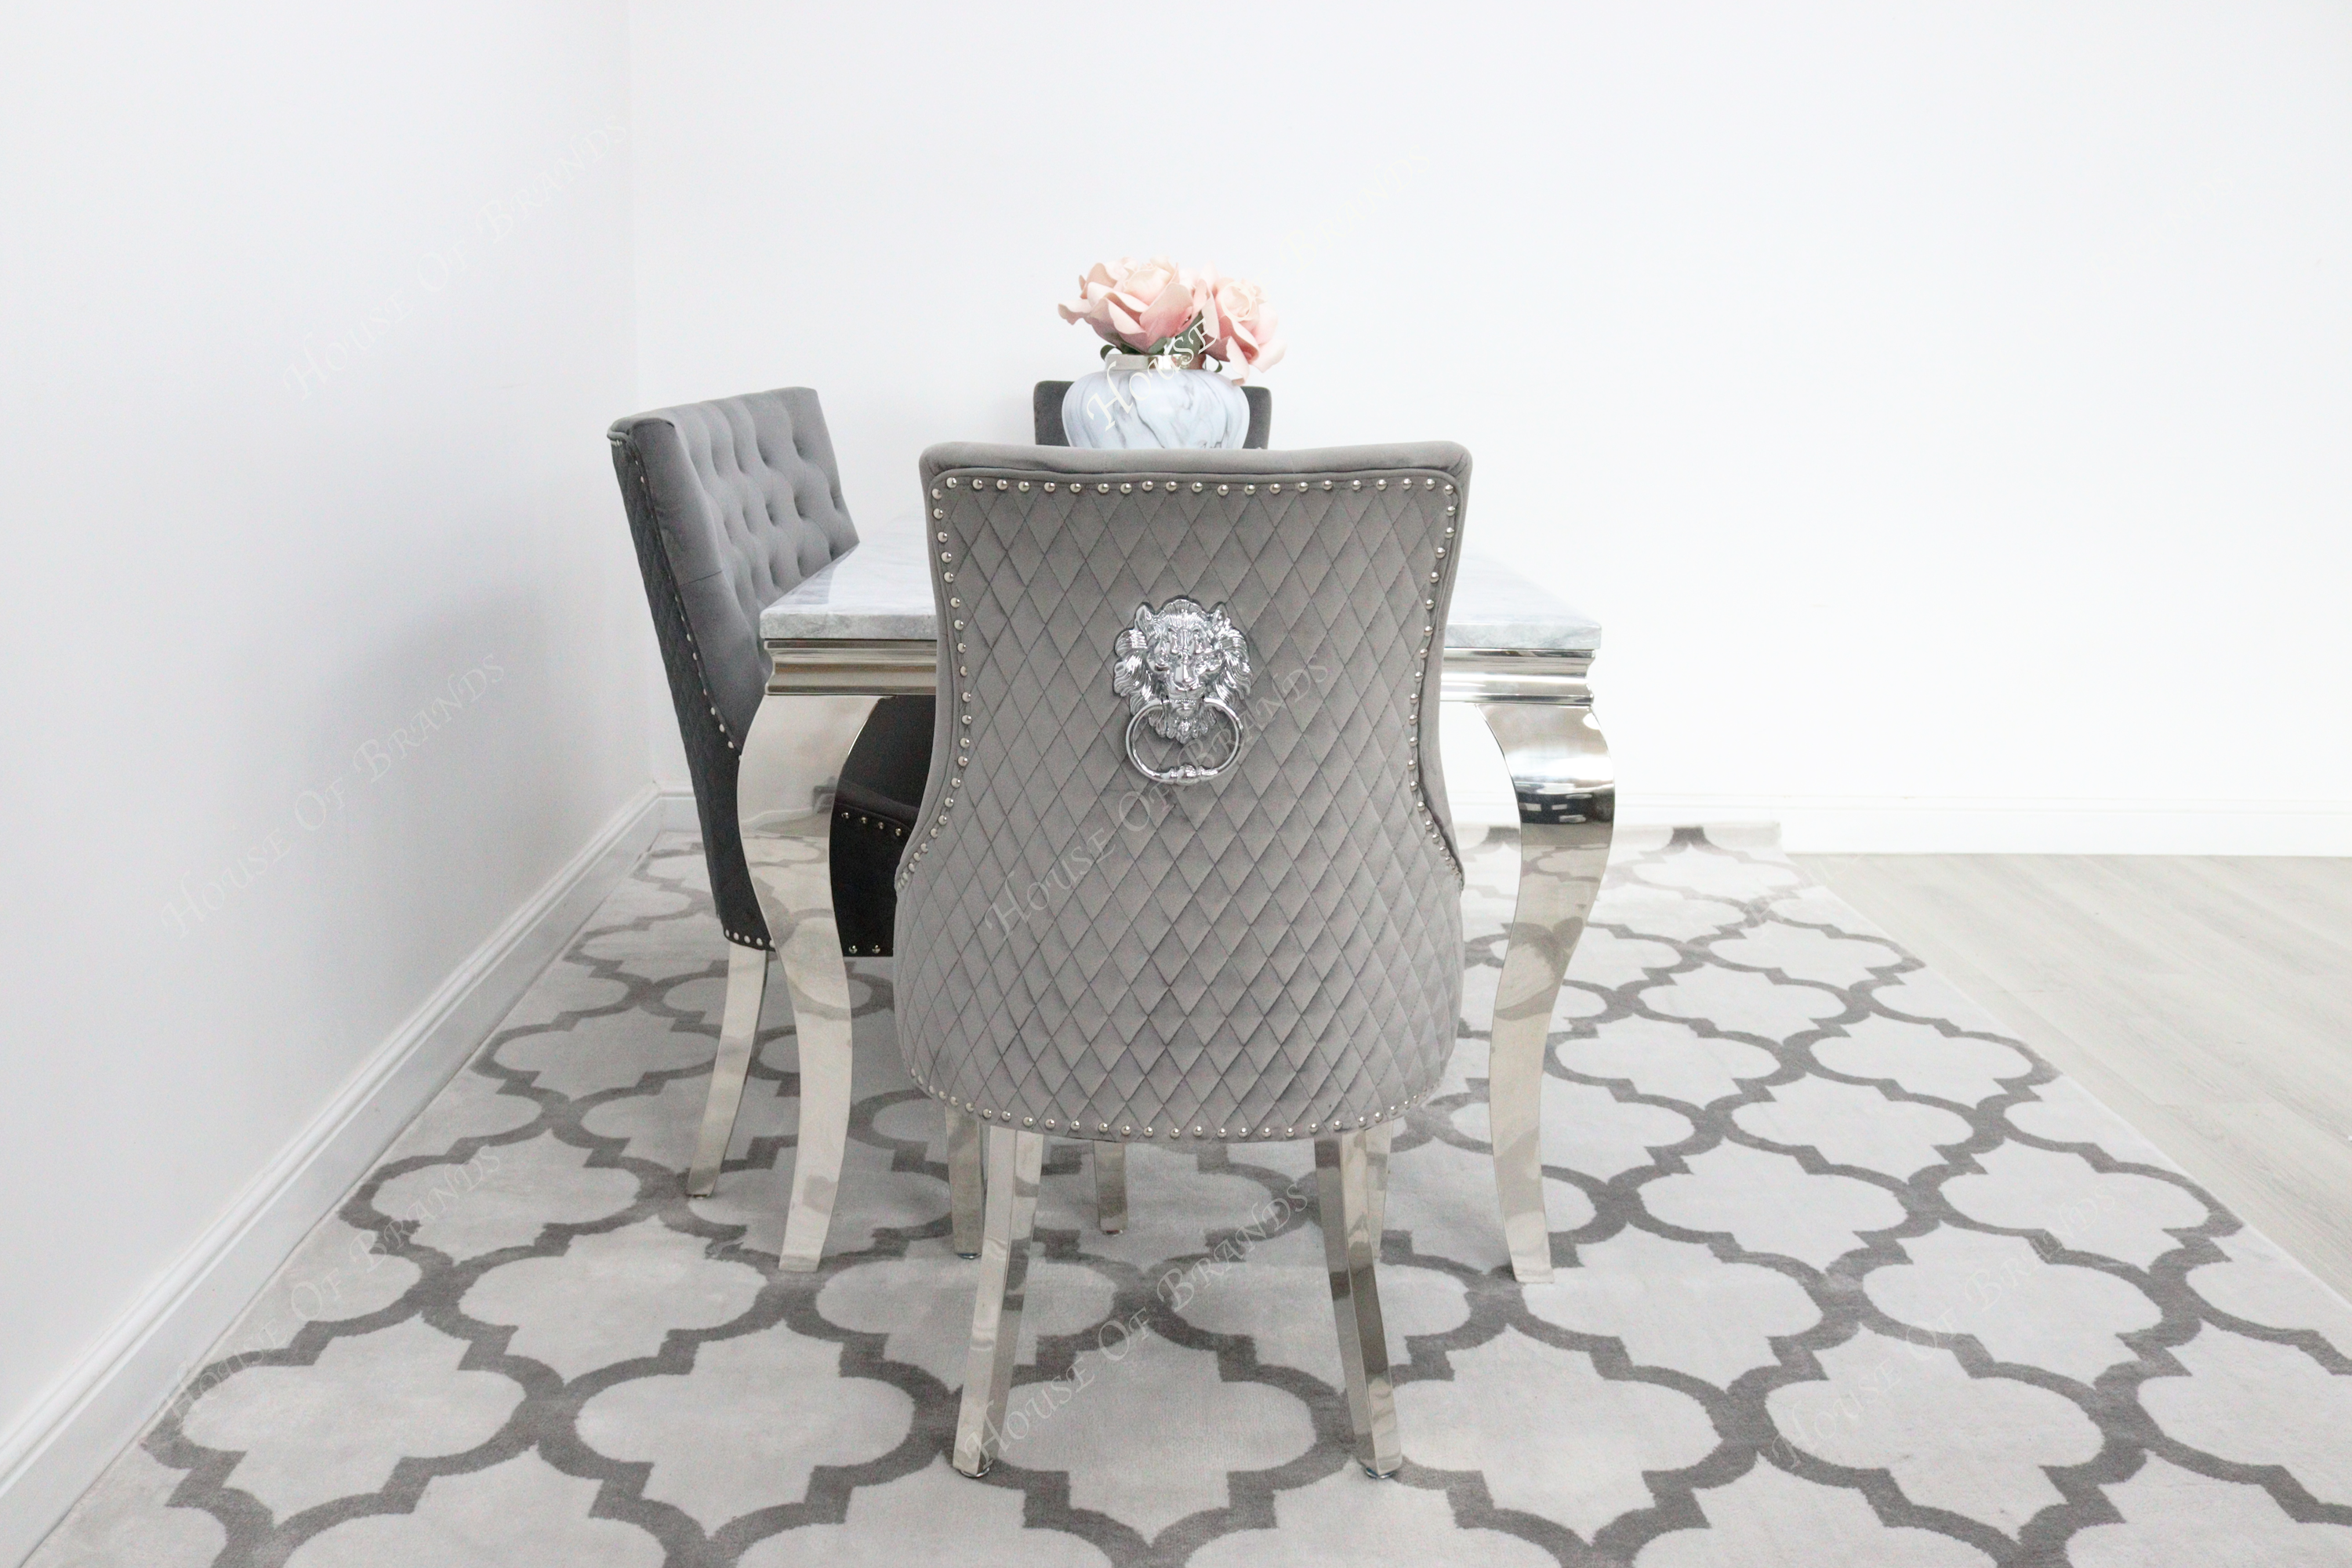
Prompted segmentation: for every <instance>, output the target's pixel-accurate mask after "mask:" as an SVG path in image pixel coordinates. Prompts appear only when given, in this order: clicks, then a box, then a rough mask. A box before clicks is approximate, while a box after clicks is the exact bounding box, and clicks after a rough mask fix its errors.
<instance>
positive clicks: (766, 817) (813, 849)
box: [735, 692, 875, 1272]
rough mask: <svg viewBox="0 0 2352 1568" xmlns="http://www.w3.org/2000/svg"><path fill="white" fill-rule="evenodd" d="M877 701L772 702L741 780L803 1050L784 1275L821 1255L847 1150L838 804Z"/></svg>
mask: <svg viewBox="0 0 2352 1568" xmlns="http://www.w3.org/2000/svg"><path fill="white" fill-rule="evenodd" d="M874 703H875V699H874V698H871V697H808V696H800V695H796V694H790V695H788V694H780V693H777V692H770V693H769V694H768V695H767V696H766V697H765V698H764V699H762V700H761V703H760V710H759V713H758V714H757V715H756V716H755V717H754V718H753V720H752V721H751V733H750V734H749V735H747V736H745V737H744V741H743V755H742V763H741V767H740V771H739V773H738V774H737V776H736V785H735V788H736V809H737V817H738V821H739V822H740V825H741V826H742V830H743V858H744V859H745V860H746V861H748V862H749V863H750V865H751V884H752V886H753V887H754V888H756V889H758V890H759V894H760V911H761V913H762V914H763V915H765V916H766V917H767V920H768V936H769V938H770V940H771V941H772V942H774V943H775V944H776V957H777V958H778V959H779V960H780V961H781V962H782V966H783V971H784V989H785V991H786V993H787V994H789V995H790V996H791V997H792V1003H793V1032H794V1034H795V1036H796V1037H797V1039H798V1043H799V1047H800V1079H801V1118H800V1148H799V1151H798V1152H797V1154H796V1156H795V1157H794V1159H793V1198H792V1211H791V1213H790V1214H789V1215H787V1216H786V1219H785V1222H784V1242H783V1247H782V1253H781V1256H779V1257H778V1258H777V1260H776V1261H777V1266H778V1267H779V1268H787V1269H793V1270H796V1271H802V1272H805V1271H807V1270H809V1269H813V1268H815V1267H816V1266H817V1262H818V1260H819V1259H820V1258H822V1257H823V1256H824V1234H825V1231H826V1229H827V1228H828V1227H829V1226H831V1225H832V1223H833V1205H834V1199H835V1195H836V1194H837V1192H838V1189H839V1188H840V1185H841V1160H842V1155H843V1153H844V1152H845V1150H846V1149H847V1147H848V1143H849V1059H850V1058H849V972H848V971H847V970H846V969H845V968H844V967H843V966H842V962H841V933H840V931H839V930H838V929H837V928H836V927H835V924H834V919H833V863H832V860H833V850H832V845H833V797H834V792H835V788H836V786H837V785H838V784H839V782H840V776H841V764H842V763H844V762H845V760H847V758H848V756H849V749H850V747H851V746H853V745H855V744H856V741H857V732H858V731H860V730H862V729H863V728H865V725H866V716H867V715H868V714H870V713H872V712H873V711H874Z"/></svg>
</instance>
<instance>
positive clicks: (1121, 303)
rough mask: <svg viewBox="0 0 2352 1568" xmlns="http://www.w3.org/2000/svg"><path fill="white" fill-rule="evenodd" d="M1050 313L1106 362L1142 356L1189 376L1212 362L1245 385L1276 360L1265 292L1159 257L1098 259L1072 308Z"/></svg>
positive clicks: (1277, 345) (1276, 341)
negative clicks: (1085, 334) (1097, 348)
mask: <svg viewBox="0 0 2352 1568" xmlns="http://www.w3.org/2000/svg"><path fill="white" fill-rule="evenodd" d="M1055 309H1056V310H1059V311H1060V312H1061V314H1062V320H1064V321H1084V322H1085V323H1086V324H1087V326H1089V327H1092V328H1093V329H1094V330H1095V333H1096V335H1097V336H1098V337H1100V338H1101V339H1102V340H1103V345H1104V346H1103V351H1102V352H1103V358H1104V360H1105V361H1106V362H1107V363H1118V362H1119V359H1120V358H1121V357H1123V356H1130V355H1141V356H1143V357H1146V358H1148V359H1150V360H1152V361H1153V362H1155V366H1160V365H1164V366H1166V367H1168V368H1171V369H1176V370H1190V369H1193V368H1195V367H1199V366H1202V365H1203V364H1204V363H1206V362H1213V363H1215V365H1216V367H1217V368H1218V369H1219V370H1221V371H1223V373H1224V374H1226V375H1227V376H1229V377H1231V378H1232V379H1233V380H1234V381H1246V380H1248V379H1249V376H1250V374H1251V373H1252V372H1253V371H1263V370H1267V369H1270V368H1272V366H1273V365H1274V364H1275V363H1276V362H1277V361H1279V360H1280V359H1281V358H1282V353H1283V342H1282V340H1281V339H1280V338H1277V337H1276V336H1275V335H1274V329H1275V317H1274V312H1273V311H1272V310H1267V309H1266V304H1265V289H1261V288H1259V287H1258V286H1257V285H1256V284H1255V283H1247V282H1244V281H1243V280H1242V279H1238V278H1225V277H1221V276H1220V275H1219V274H1218V272H1217V269H1216V268H1213V267H1209V268H1202V269H1201V270H1200V271H1197V272H1195V271H1193V270H1192V268H1187V267H1179V266H1178V265H1176V263H1174V262H1172V261H1171V260H1169V259H1168V258H1166V257H1164V256H1155V257H1153V258H1151V259H1150V260H1149V261H1138V260H1136V259H1135V258H1133V257H1129V256H1122V257H1120V258H1118V260H1117V261H1109V262H1103V261H1097V262H1096V263H1095V265H1094V266H1093V267H1092V268H1089V269H1088V270H1087V273H1086V275H1085V276H1084V277H1082V278H1080V279H1078V300H1077V303H1076V304H1075V305H1059V306H1056V307H1055ZM1129 363H1132V362H1131V361H1129Z"/></svg>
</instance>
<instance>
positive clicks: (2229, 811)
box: [1617, 794, 2352, 855]
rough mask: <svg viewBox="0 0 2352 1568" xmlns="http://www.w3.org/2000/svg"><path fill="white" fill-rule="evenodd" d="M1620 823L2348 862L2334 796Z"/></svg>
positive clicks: (1920, 847)
mask: <svg viewBox="0 0 2352 1568" xmlns="http://www.w3.org/2000/svg"><path fill="white" fill-rule="evenodd" d="M1617 814H1618V816H1617V819H1618V820H1619V821H1620V822H1627V823H1643V824H1649V825H1663V824H1673V825H1677V826H1679V825H1682V824H1687V823H1730V822H1777V823H1779V824H1780V841H1781V845H1782V847H1784V848H1786V849H1788V850H1789V851H1790V853H1792V854H1799V855H1804V854H1813V855H1992V854H1999V855H2352V804H2347V803H2346V802H2343V801H2244V800H2095V799H2073V800H2069V799H2036V798H2032V797H2018V798H2013V799H2007V800H2000V799H1994V800H1987V799H1966V798H1957V799H1956V798H1938V797H1936V796H1927V795H1914V796H1864V795H1855V796H1843V797H1841V796H1826V797H1824V796H1801V795H1800V796H1731V795H1633V794H1628V795H1620V796H1619V797H1618V801H1617Z"/></svg>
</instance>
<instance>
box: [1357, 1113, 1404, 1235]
mask: <svg viewBox="0 0 2352 1568" xmlns="http://www.w3.org/2000/svg"><path fill="white" fill-rule="evenodd" d="M1394 1131H1396V1123H1395V1122H1393V1121H1383V1122H1381V1124H1380V1125H1379V1126H1377V1127H1367V1128H1365V1129H1364V1173H1365V1185H1366V1188H1367V1193H1368V1195H1367V1196H1366V1198H1365V1202H1364V1207H1365V1209H1366V1211H1367V1212H1369V1213H1370V1215H1371V1221H1370V1223H1371V1228H1372V1256H1373V1257H1374V1258H1378V1257H1380V1255H1381V1237H1383V1236H1384V1235H1386V1234H1387V1230H1386V1228H1385V1227H1386V1226H1387V1224H1388V1217H1389V1138H1390V1135H1391V1133H1393V1132H1394Z"/></svg>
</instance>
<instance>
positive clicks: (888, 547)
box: [760, 529, 1601, 653]
mask: <svg viewBox="0 0 2352 1568" xmlns="http://www.w3.org/2000/svg"><path fill="white" fill-rule="evenodd" d="M760 635H761V637H762V638H763V639H764V640H766V641H770V642H784V641H808V640H820V641H876V642H901V641H904V642H935V641H937V640H938V638H939V616H938V613H937V610H936V608H935V606H934V605H933V602H932V599H931V583H930V577H929V567H928V566H927V564H926V563H925V561H924V558H923V543H922V536H921V534H920V533H919V532H916V531H912V530H903V529H902V530H892V531H885V532H878V533H877V534H876V535H875V536H874V537H872V538H869V539H866V540H865V541H863V542H860V543H859V544H857V545H856V547H855V548H853V549H851V550H850V551H849V552H848V553H846V554H845V555H842V556H839V557H837V558H836V559H835V561H834V562H833V563H832V564H831V565H829V566H826V567H824V569H823V570H821V571H818V572H816V573H814V574H811V575H810V576H809V577H807V578H806V579H805V580H803V582H802V583H801V584H800V586H798V587H796V588H794V589H793V590H792V592H790V593H788V594H786V595H783V596H782V598H780V599H778V600H777V601H776V602H775V603H774V604H772V605H769V606H768V607H767V608H766V609H765V610H764V611H762V612H761V616H760ZM1445 646H1446V647H1450V648H1510V649H1523V650H1527V651H1529V652H1545V653H1591V652H1593V651H1595V650H1597V649H1598V648H1599V647H1600V646H1601V623H1600V622H1598V621H1596V620H1594V619H1593V618H1592V617H1591V616H1587V615H1585V614H1583V613H1582V612H1581V611H1579V610H1575V609H1571V608H1570V606H1569V605H1566V604H1564V603H1562V602H1561V601H1560V600H1559V599H1558V598H1556V597H1554V596H1553V595H1551V594H1550V593H1549V591H1547V590H1546V589H1544V588H1542V587H1539V586H1538V585H1537V584H1534V583H1532V582H1530V581H1528V578H1526V577H1525V576H1523V575H1521V574H1519V573H1517V572H1515V571H1513V570H1512V569H1511V568H1510V567H1508V566H1506V565H1504V564H1503V563H1501V562H1499V561H1496V560H1495V559H1493V558H1492V557H1490V556H1482V555H1480V554H1478V553H1477V552H1475V551H1472V552H1465V554H1464V555H1463V557H1462V565H1461V569H1460V572H1459V573H1458V574H1457V575H1456V577H1455V579H1454V605H1453V613H1452V614H1451V615H1449V616H1447V617H1446V622H1445Z"/></svg>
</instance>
